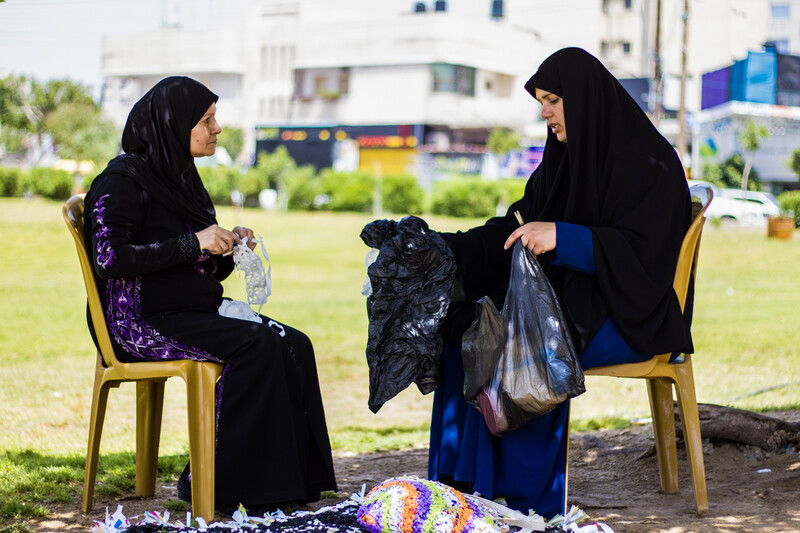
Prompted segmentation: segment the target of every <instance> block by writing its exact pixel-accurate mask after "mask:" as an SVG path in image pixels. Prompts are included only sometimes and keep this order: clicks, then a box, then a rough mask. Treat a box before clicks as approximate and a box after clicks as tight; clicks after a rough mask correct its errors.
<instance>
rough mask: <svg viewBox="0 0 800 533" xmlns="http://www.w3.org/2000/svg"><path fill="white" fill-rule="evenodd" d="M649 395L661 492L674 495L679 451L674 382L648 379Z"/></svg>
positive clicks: (676, 487)
mask: <svg viewBox="0 0 800 533" xmlns="http://www.w3.org/2000/svg"><path fill="white" fill-rule="evenodd" d="M647 393H648V396H649V397H650V412H651V414H652V417H653V433H654V436H655V441H656V455H657V457H658V471H659V474H660V476H661V490H662V491H663V492H665V493H667V494H674V493H676V492H678V450H677V447H676V445H675V411H674V409H673V406H672V381H671V380H670V379H668V378H648V379H647Z"/></svg>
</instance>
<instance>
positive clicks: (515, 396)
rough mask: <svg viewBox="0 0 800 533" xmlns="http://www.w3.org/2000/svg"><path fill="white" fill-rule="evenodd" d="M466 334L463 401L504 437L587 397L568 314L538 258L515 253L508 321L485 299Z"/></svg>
mask: <svg viewBox="0 0 800 533" xmlns="http://www.w3.org/2000/svg"><path fill="white" fill-rule="evenodd" d="M477 305H478V309H477V312H476V318H475V320H474V321H473V323H472V325H470V327H469V329H468V330H467V331H466V333H464V337H463V341H462V347H461V354H462V359H463V363H464V397H465V398H466V400H467V401H468V402H469V403H471V404H473V405H475V406H476V407H477V408H478V410H479V411H480V412H481V414H482V415H483V418H484V420H485V421H486V425H487V426H488V428H489V431H491V433H492V434H493V435H503V434H505V433H508V432H509V431H512V430H514V429H516V428H518V427H520V426H522V425H524V424H525V423H527V422H528V421H530V420H531V419H533V418H535V417H537V416H539V415H542V414H544V413H546V412H548V411H550V410H551V409H553V408H554V407H556V406H557V405H558V404H560V403H561V402H563V401H565V400H567V399H569V398H572V397H575V396H577V395H579V394H581V393H583V392H584V391H585V388H584V378H583V371H582V370H581V367H580V365H579V364H578V357H577V353H576V352H575V348H574V346H573V344H572V340H571V339H570V335H569V330H568V328H567V325H566V323H565V322H564V313H563V312H562V310H561V306H560V304H559V303H558V298H557V297H556V295H555V292H553V288H552V287H551V286H550V282H549V281H548V280H547V276H545V274H544V272H543V271H542V269H541V267H540V266H539V264H538V262H537V261H536V258H535V257H534V256H533V254H532V253H531V252H530V250H528V249H527V248H525V247H524V246H522V243H521V242H520V241H517V242H516V244H515V245H514V250H513V255H512V262H511V277H510V280H509V285H508V292H506V298H505V303H504V305H503V311H502V313H501V312H499V311H498V310H497V308H496V307H495V306H494V304H493V303H492V301H491V300H490V299H489V298H487V297H484V298H481V299H480V300H479V301H478V303H477Z"/></svg>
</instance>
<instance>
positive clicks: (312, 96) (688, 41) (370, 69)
mask: <svg viewBox="0 0 800 533" xmlns="http://www.w3.org/2000/svg"><path fill="white" fill-rule="evenodd" d="M799 25H800V1H797V0H691V1H689V0H588V1H587V0H559V1H557V2H553V1H551V0H436V1H413V0H381V1H373V0H226V1H224V2H223V1H222V0H142V1H139V2H136V3H131V2H124V1H121V0H102V1H101V0H24V1H23V0H6V1H3V2H0V90H2V94H3V98H2V106H0V163H1V164H2V165H4V166H12V167H20V168H31V167H36V166H46V167H58V168H61V169H64V170H67V171H72V172H79V173H81V174H82V175H88V176H91V175H92V174H93V173H95V174H96V173H97V172H98V171H99V170H100V169H97V170H95V169H94V166H96V165H104V164H105V162H106V161H107V159H108V158H109V157H111V156H113V155H114V153H116V152H115V150H118V149H119V147H118V139H119V132H120V130H121V128H122V126H123V125H124V122H125V119H126V117H127V113H128V111H129V110H130V108H131V106H132V105H133V103H134V102H136V100H137V99H138V98H139V97H140V96H142V95H143V94H144V93H145V92H146V91H147V90H148V89H149V88H150V87H152V86H153V85H154V84H155V83H156V82H157V81H158V80H159V79H161V78H163V77H165V76H168V75H176V74H179V75H187V76H191V77H193V78H196V79H198V80H199V81H201V82H202V83H204V84H206V85H207V86H208V87H210V88H211V90H213V91H214V92H216V93H217V94H218V95H219V96H220V101H219V103H218V118H219V120H220V122H221V124H222V125H223V127H224V128H225V129H226V133H225V134H223V139H222V141H221V142H220V145H221V146H222V147H223V149H222V150H220V151H219V152H218V154H217V155H216V156H215V158H213V159H212V160H209V161H205V162H199V164H201V165H203V166H211V167H213V166H216V165H224V166H236V167H238V168H239V169H242V168H248V167H252V166H254V165H256V163H257V161H258V156H259V154H274V153H275V152H276V150H278V149H279V148H280V147H283V149H285V151H286V152H287V153H288V155H289V156H290V157H291V158H292V160H293V161H294V162H295V163H296V164H297V165H298V166H303V165H311V166H312V167H313V168H314V170H315V171H319V170H321V169H326V168H330V169H333V170H335V171H338V172H353V171H363V172H368V173H372V174H377V175H384V174H396V173H408V174H410V175H413V176H414V177H415V178H416V180H417V182H418V184H419V185H420V186H421V187H423V188H424V189H426V190H429V189H430V188H431V186H432V184H433V183H434V182H436V181H437V180H439V179H443V178H446V177H451V176H452V175H454V174H457V175H460V176H476V177H481V178H483V179H490V180H491V179H497V178H514V177H516V178H527V177H528V176H529V175H530V173H531V171H532V170H533V169H534V168H535V167H536V165H537V164H538V162H539V160H540V157H541V151H542V147H543V144H544V137H545V134H546V128H545V125H544V123H543V122H542V121H541V120H540V119H539V117H538V114H539V106H538V104H536V102H535V101H534V100H533V99H532V98H531V97H530V96H529V95H527V93H526V92H525V91H524V89H523V84H524V82H525V81H526V80H527V78H528V77H529V76H530V75H531V74H532V73H533V72H534V71H535V70H536V68H537V66H538V65H539V63H540V62H541V61H542V60H543V59H544V58H545V57H547V56H548V55H549V54H551V53H552V52H554V51H556V50H558V49H559V48H562V47H565V46H579V47H582V48H584V49H586V50H588V51H589V52H591V53H592V54H594V55H596V56H597V57H598V58H600V59H601V60H602V61H603V63H604V64H605V65H606V66H607V67H608V68H609V69H610V70H611V72H612V73H613V74H614V75H615V76H617V78H619V79H620V81H621V82H622V84H623V86H624V87H625V89H626V90H627V91H628V92H629V93H630V94H631V96H632V97H633V98H634V99H635V100H636V101H637V102H638V103H639V105H640V106H641V107H642V108H643V109H644V110H645V112H647V113H648V115H649V116H651V117H652V120H653V122H654V123H656V124H657V126H658V127H659V129H660V130H661V132H662V133H663V134H664V135H665V136H666V137H667V138H668V139H669V140H670V141H671V142H672V143H673V144H674V146H675V148H676V150H677V151H678V153H679V154H680V156H681V158H682V160H683V162H684V166H685V167H686V169H687V174H688V176H689V177H691V178H693V179H703V180H706V181H710V182H712V183H714V184H715V185H717V186H718V187H719V188H720V189H731V188H744V189H750V190H760V191H763V192H766V193H769V194H772V195H778V194H780V193H782V192H784V191H787V190H792V189H798V188H800V183H799V182H798V174H797V172H796V171H797V169H800V166H798V162H800V157H799V156H798V155H796V154H794V151H795V149H796V148H797V147H799V146H800V122H798V119H800V107H796V106H798V105H800V57H798V56H795V55H792V54H793V52H798V53H800V32H798V31H797V29H798V26H799ZM76 139H77V140H76ZM743 178H744V179H743ZM273 185H274V184H273ZM21 188H23V189H25V188H26V187H25V186H21ZM28 188H30V186H29V187H28ZM234 188H235V185H234ZM268 188H269V187H268ZM226 197H227V196H226ZM739 199H740V200H746V199H747V198H739ZM324 200H325V199H324V198H323V199H322V200H320V201H321V202H324ZM266 201H269V200H266ZM770 201H771V203H772V205H771V206H768V209H772V211H777V210H778V204H777V201H775V200H774V196H773V197H772V198H770ZM751 203H752V201H751ZM788 207H789V208H791V207H793V205H789V206H788ZM762 211H763V210H762ZM769 214H771V215H772V214H776V213H773V212H770V213H769ZM766 215H767V213H766V212H759V213H757V214H756V216H755V218H754V219H753V220H750V221H749V222H747V221H745V218H746V217H745V216H743V215H741V214H739V215H738V216H739V222H740V223H755V224H760V223H764V221H765V220H766V218H765V216H766ZM719 216H720V217H723V216H726V218H728V219H729V220H730V219H734V220H735V219H736V216H737V214H736V213H733V214H732V213H730V212H729V213H722V214H720V215H719ZM751 218H752V217H751Z"/></svg>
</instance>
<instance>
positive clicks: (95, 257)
mask: <svg viewBox="0 0 800 533" xmlns="http://www.w3.org/2000/svg"><path fill="white" fill-rule="evenodd" d="M146 194H147V193H145V192H144V191H143V190H142V189H141V188H140V187H139V186H138V185H136V183H135V182H133V181H132V180H131V179H129V178H127V177H125V176H120V175H106V176H103V177H102V178H99V179H98V180H95V183H93V184H92V189H91V191H90V193H89V194H87V197H86V200H87V202H86V205H85V211H84V220H85V223H86V225H87V227H88V228H89V229H90V234H91V235H90V237H91V246H90V248H89V250H90V252H91V254H90V255H91V260H92V263H93V265H94V269H95V272H96V273H97V275H98V276H99V277H100V279H104V280H105V279H115V278H132V277H136V276H142V275H145V274H149V273H151V272H157V271H159V270H163V269H165V268H169V267H171V266H174V265H177V264H180V263H183V262H187V261H193V260H195V259H197V258H198V257H199V256H200V244H199V242H198V240H197V237H195V236H194V235H191V234H185V235H180V236H177V237H173V238H169V239H166V240H164V241H160V242H153V243H136V241H135V238H136V235H137V234H138V233H139V231H140V230H141V228H142V226H143V224H144V219H145V213H146V205H145V204H146V201H147V198H146Z"/></svg>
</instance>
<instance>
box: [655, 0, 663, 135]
mask: <svg viewBox="0 0 800 533" xmlns="http://www.w3.org/2000/svg"><path fill="white" fill-rule="evenodd" d="M653 58H654V63H655V72H654V73H653V100H654V102H653V124H655V126H656V127H658V125H659V123H660V122H661V113H662V110H661V99H662V95H661V88H662V85H663V84H662V81H661V78H662V74H661V0H656V38H655V44H654V52H653Z"/></svg>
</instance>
